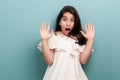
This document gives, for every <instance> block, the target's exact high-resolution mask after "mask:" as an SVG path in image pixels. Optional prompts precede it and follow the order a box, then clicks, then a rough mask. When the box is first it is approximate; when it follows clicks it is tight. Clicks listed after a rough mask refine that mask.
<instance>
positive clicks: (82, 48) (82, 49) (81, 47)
mask: <svg viewBox="0 0 120 80" xmlns="http://www.w3.org/2000/svg"><path fill="white" fill-rule="evenodd" d="M84 49H85V45H82V46H80V47H79V51H80V52H83V51H84ZM92 52H94V49H92Z"/></svg>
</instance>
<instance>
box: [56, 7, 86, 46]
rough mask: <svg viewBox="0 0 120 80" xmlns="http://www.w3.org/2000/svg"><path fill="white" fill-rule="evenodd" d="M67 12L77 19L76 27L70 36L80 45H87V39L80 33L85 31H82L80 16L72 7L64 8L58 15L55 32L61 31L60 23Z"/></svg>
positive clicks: (75, 21)
mask: <svg viewBox="0 0 120 80" xmlns="http://www.w3.org/2000/svg"><path fill="white" fill-rule="evenodd" d="M65 12H69V13H71V14H72V15H73V16H74V17H75V20H74V27H73V29H72V30H71V32H70V33H69V36H74V37H75V38H76V39H77V43H78V44H79V45H84V44H86V41H87V39H86V38H85V37H84V36H83V35H82V33H81V32H80V31H83V30H82V26H81V21H80V17H79V14H78V12H77V10H76V9H75V8H74V7H72V6H64V7H63V9H62V10H61V11H60V13H59V14H58V17H57V20H56V28H55V31H61V26H60V25H59V22H60V20H61V18H62V17H63V14H64V13H65Z"/></svg>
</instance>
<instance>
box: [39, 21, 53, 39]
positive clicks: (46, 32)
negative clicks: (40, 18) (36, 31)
mask: <svg viewBox="0 0 120 80" xmlns="http://www.w3.org/2000/svg"><path fill="white" fill-rule="evenodd" d="M52 34H53V31H52V32H50V24H48V27H47V25H46V22H44V23H42V25H41V26H40V36H41V39H42V40H48V39H49V38H50V37H51V36H52Z"/></svg>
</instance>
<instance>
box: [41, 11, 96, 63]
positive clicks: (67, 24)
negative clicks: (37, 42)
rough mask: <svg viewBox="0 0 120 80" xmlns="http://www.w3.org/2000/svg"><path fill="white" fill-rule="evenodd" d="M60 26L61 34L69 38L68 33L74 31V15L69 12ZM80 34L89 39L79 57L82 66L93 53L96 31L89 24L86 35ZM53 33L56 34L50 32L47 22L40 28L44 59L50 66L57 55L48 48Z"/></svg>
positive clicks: (65, 14)
mask: <svg viewBox="0 0 120 80" xmlns="http://www.w3.org/2000/svg"><path fill="white" fill-rule="evenodd" d="M59 25H61V31H60V32H59V33H60V34H61V35H64V36H68V33H69V32H70V31H71V30H72V28H73V25H74V17H73V15H72V14H70V13H68V12H66V13H64V14H63V18H61V21H60V23H59ZM66 28H69V30H65V29H66ZM80 32H81V33H82V34H83V36H84V37H85V38H86V39H87V43H86V47H85V49H84V51H83V52H82V53H81V54H80V55H79V61H80V63H81V64H86V63H87V62H88V60H89V58H90V55H91V52H92V46H93V43H94V36H95V29H94V27H93V25H92V24H91V23H88V25H85V33H84V32H83V31H80ZM53 33H54V32H53V31H51V32H50V24H48V26H47V24H46V22H44V23H43V24H42V26H41V27H40V36H41V39H42V50H43V58H44V60H45V62H46V63H47V64H48V65H51V64H52V63H53V61H54V55H55V50H54V49H49V47H48V40H49V38H50V37H51V36H52V35H53Z"/></svg>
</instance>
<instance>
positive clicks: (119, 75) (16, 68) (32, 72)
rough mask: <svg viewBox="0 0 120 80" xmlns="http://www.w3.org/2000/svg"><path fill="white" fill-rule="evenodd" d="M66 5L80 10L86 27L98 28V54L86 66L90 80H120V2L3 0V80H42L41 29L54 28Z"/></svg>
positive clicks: (0, 71)
mask: <svg viewBox="0 0 120 80" xmlns="http://www.w3.org/2000/svg"><path fill="white" fill-rule="evenodd" d="M65 5H72V6H74V7H75V8H76V9H77V10H78V12H79V15H80V17H81V21H82V25H84V24H85V23H88V22H91V23H93V24H94V25H95V29H96V35H95V44H94V52H93V54H92V57H91V59H90V61H89V62H88V64H86V65H84V66H83V68H84V70H85V73H86V74H87V76H88V78H89V80H120V58H119V57H120V42H119V41H120V35H119V33H120V32H119V30H120V1H119V0H0V80H42V78H43V75H44V73H45V70H46V67H47V65H46V64H45V62H44V60H43V58H42V54H41V53H40V51H39V50H38V49H37V45H38V43H39V41H40V36H39V26H40V25H41V23H42V22H43V21H47V22H50V23H51V27H52V28H54V27H55V20H56V17H57V15H58V13H59V11H60V10H61V9H62V7H63V6H65Z"/></svg>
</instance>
